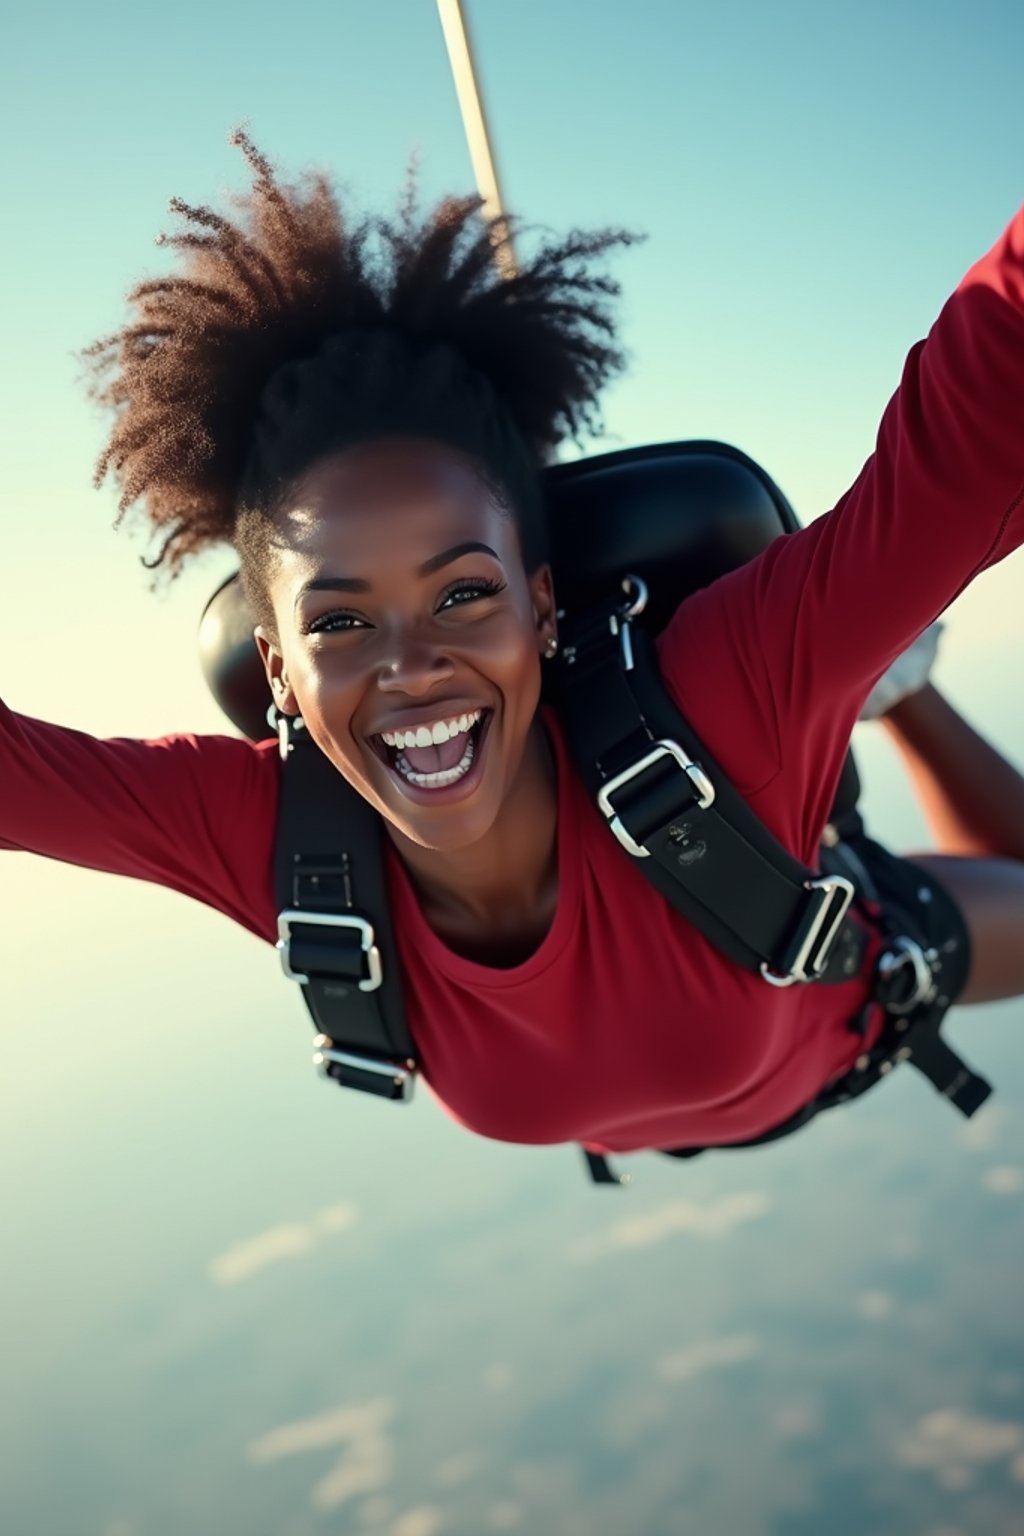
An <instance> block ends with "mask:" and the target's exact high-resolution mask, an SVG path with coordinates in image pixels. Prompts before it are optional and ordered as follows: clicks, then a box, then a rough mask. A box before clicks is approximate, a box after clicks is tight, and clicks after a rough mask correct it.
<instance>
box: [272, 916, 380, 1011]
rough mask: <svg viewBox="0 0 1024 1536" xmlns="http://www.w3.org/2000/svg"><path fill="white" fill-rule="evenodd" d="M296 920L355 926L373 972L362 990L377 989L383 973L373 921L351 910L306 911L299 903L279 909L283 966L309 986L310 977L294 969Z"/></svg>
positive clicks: (317, 924)
mask: <svg viewBox="0 0 1024 1536" xmlns="http://www.w3.org/2000/svg"><path fill="white" fill-rule="evenodd" d="M295 924H302V925H303V926H304V927H306V926H308V927H312V928H317V927H319V928H355V929H356V931H357V932H358V933H359V935H360V937H361V939H362V950H363V954H364V955H365V956H366V965H367V970H368V972H369V974H368V975H367V976H366V977H365V979H364V980H362V981H361V982H360V983H359V990H360V992H376V990H377V988H378V987H379V986H380V984H381V980H382V977H383V972H382V970H381V964H380V950H379V949H378V948H377V946H376V944H375V943H374V941H373V940H374V934H373V925H372V923H368V922H367V921H366V918H365V917H356V916H354V915H351V914H349V913H347V912H305V911H302V910H301V909H300V908H298V907H296V908H289V910H288V911H286V912H280V913H278V918H277V933H278V939H277V952H278V954H279V955H280V956H281V966H282V969H283V970H284V973H285V975H286V976H287V977H288V980H289V981H297V982H298V983H299V985H300V986H303V987H305V986H308V985H309V977H308V976H303V975H302V973H301V972H300V971H293V970H292V965H291V941H292V928H293V926H294V925H295Z"/></svg>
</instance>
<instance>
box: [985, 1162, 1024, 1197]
mask: <svg viewBox="0 0 1024 1536" xmlns="http://www.w3.org/2000/svg"><path fill="white" fill-rule="evenodd" d="M981 1182H982V1184H984V1186H985V1188H986V1189H990V1190H991V1191H992V1193H993V1194H994V1195H1019V1194H1020V1192H1021V1190H1022V1189H1024V1168H1007V1167H1002V1168H986V1169H985V1172H984V1173H983V1174H982V1176H981Z"/></svg>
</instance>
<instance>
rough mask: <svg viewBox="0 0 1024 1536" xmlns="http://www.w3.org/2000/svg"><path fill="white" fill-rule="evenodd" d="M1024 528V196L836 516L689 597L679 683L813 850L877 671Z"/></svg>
mask: <svg viewBox="0 0 1024 1536" xmlns="http://www.w3.org/2000/svg"><path fill="white" fill-rule="evenodd" d="M1022 542H1024V209H1022V210H1021V211H1020V212H1019V213H1018V214H1017V216H1016V218H1015V219H1014V220H1013V222H1012V223H1011V224H1010V225H1009V227H1008V229H1007V230H1006V232H1005V233H1004V235H1003V236H1002V238H1001V239H1000V240H999V241H998V242H997V244H996V245H995V246H994V247H993V249H992V250H991V251H990V252H989V253H988V254H987V255H986V256H984V257H983V258H982V260H981V261H979V262H978V263H977V264H976V265H975V266H974V267H972V268H971V270H970V271H969V272H968V274H967V276H966V277H965V278H964V279H963V281H962V282H961V284H960V285H959V287H958V288H957V290H956V292H955V293H954V295H953V297H952V298H951V299H950V300H949V301H948V302H947V304H946V305H945V307H944V308H943V310H942V313H941V315H940V316H939V319H938V320H937V321H936V323H935V325H934V327H933V328H932V331H931V333H930V335H929V336H928V339H927V341H925V342H922V343H920V344H918V345H917V346H916V347H915V348H914V349H913V350H912V351H911V353H910V356H909V357H908V359H907V362H906V366H905V368H904V373H903V379H902V382H901V384H900V387H899V389H898V391H897V393H896V394H895V396H894V397H893V399H892V400H891V401H890V403H889V406H888V408H887V410H886V412H885V415H884V416H883V418H882V423H881V427H880V429H879V433H878V440H877V443H876V447H875V451H874V453H873V454H872V456H871V458H870V459H869V460H868V462H867V464H866V465H865V466H864V469H863V470H862V471H861V473H860V475H859V476H858V478H857V480H856V482H855V483H854V485H853V486H852V488H851V489H850V490H849V491H848V492H847V493H846V495H845V496H844V497H843V498H842V500H841V501H840V502H839V504H838V505H837V506H836V507H835V508H834V510H833V511H832V512H831V513H829V514H828V515H827V516H825V517H822V518H820V519H819V520H818V521H816V522H814V523H812V524H810V526H809V527H807V528H804V529H802V530H801V531H800V532H799V533H795V534H790V535H786V536H784V537H780V538H779V539H777V540H776V541H775V543H773V544H772V545H771V546H770V547H769V548H768V549H767V550H765V551H764V553H763V554H761V555H760V556H758V558H757V559H756V560H753V561H751V562H750V564H749V565H746V566H744V567H742V568H741V569H740V570H738V571H734V572H731V573H730V574H729V575H728V576H726V577H724V578H723V579H722V580H720V581H718V582H715V583H714V584H713V585H712V586H711V587H708V588H706V589H705V590H704V591H702V592H700V593H697V594H695V595H694V596H693V597H692V598H689V599H687V600H686V601H685V602H684V603H682V604H681V606H680V608H679V610H678V612H677V614H676V616H675V618H674V619H673V621H672V623H671V624H670V625H669V627H668V629H667V630H666V632H665V634H664V636H663V637H662V639H661V642H660V653H661V663H662V668H663V672H664V676H665V679H666V682H667V684H668V687H669V689H670V691H671V692H673V693H674V695H675V696H676V699H677V702H678V703H679V705H680V708H681V709H683V711H684V712H685V713H687V714H688V716H689V718H690V719H691V721H692V724H693V726H694V729H695V730H696V731H697V732H698V734H700V735H702V737H703V739H704V740H705V741H706V744H707V746H708V748H709V750H710V751H711V752H712V754H714V755H715V756H716V757H718V759H719V761H720V765H721V767H722V768H723V769H724V771H725V772H727V773H729V774H730V776H732V777H733V778H734V779H735V782H736V783H737V786H738V787H739V788H740V789H741V790H742V791H743V792H744V793H745V794H746V795H747V796H748V798H750V799H751V800H752V802H754V801H756V805H757V809H758V812H759V814H760V815H762V817H763V818H764V819H765V821H766V822H767V823H768V824H769V826H771V828H772V830H773V831H775V833H776V835H777V836H779V837H780V838H781V839H782V841H783V842H784V843H785V844H786V845H787V846H788V847H789V848H790V849H791V850H792V851H794V852H795V853H797V854H798V856H799V857H801V858H803V859H804V860H807V861H811V860H813V858H814V856H815V853H816V850H817V846H818V842H819V839H820V836H821V832H822V829H823V827H824V824H825V821H826V820H827V818H828V813H829V810H830V807H831V804H832V796H833V794H834V791H835V786H836V781H837V779H838V775H839V771H840V768H841V765H842V760H843V756H844V754H845V750H846V747H847V745H848V743H849V738H850V733H851V731H852V729H853V726H854V723H855V721H856V718H857V715H858V712H859V710H860V707H861V705H862V703H863V701H864V699H865V698H866V696H867V694H868V693H869V691H870V689H871V687H872V685H873V684H874V682H875V680H876V679H877V678H878V677H879V676H880V675H881V673H882V672H884V671H885V669H886V667H887V666H888V665H889V663H890V662H891V661H892V660H893V659H894V658H895V657H896V656H897V655H898V654H899V652H900V651H901V650H902V649H903V648H904V647H905V646H906V645H907V644H909V642H910V641H911V640H912V639H913V638H914V637H915V636H916V635H917V634H919V633H920V631H921V630H922V629H924V628H925V626H926V625H928V624H929V623H931V621H932V620H933V619H934V618H935V617H936V616H937V615H938V614H939V613H941V612H942V611H943V609H945V608H946V607H947V606H948V605H949V604H950V603H951V602H952V601H953V599H954V598H955V597H957V596H958V594H959V593H960V592H961V591H962V590H963V588H964V587H965V586H966V585H967V584H968V582H970V581H971V580H973V578H974V577H975V576H976V575H977V574H978V573H979V572H980V571H982V570H984V569H985V568H986V566H989V565H993V564H994V563H995V562H996V561H998V560H1000V559H1001V558H1002V557H1003V556H1004V555H1007V554H1009V552H1010V551H1011V550H1012V549H1014V548H1016V547H1017V546H1018V545H1019V544H1021V543H1022Z"/></svg>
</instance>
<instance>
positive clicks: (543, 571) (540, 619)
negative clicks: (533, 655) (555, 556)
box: [527, 565, 558, 652]
mask: <svg viewBox="0 0 1024 1536" xmlns="http://www.w3.org/2000/svg"><path fill="white" fill-rule="evenodd" d="M527 583H528V585H529V588H530V601H531V602H532V604H533V618H534V623H535V625H536V628H537V649H538V650H539V651H541V652H543V650H544V648H545V646H546V645H547V643H548V641H549V640H553V639H554V638H555V636H556V634H557V632H558V618H557V613H556V609H555V583H554V577H553V576H552V574H551V567H550V565H539V566H538V567H537V569H536V570H535V571H534V572H533V575H532V576H528V577H527Z"/></svg>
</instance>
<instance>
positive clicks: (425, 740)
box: [381, 709, 483, 771]
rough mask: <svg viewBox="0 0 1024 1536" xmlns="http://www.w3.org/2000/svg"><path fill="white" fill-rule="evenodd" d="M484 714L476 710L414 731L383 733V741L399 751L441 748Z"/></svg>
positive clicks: (419, 727) (469, 728) (470, 726)
mask: <svg viewBox="0 0 1024 1536" xmlns="http://www.w3.org/2000/svg"><path fill="white" fill-rule="evenodd" d="M482 714H483V710H482V709H474V710H473V712H472V714H470V715H459V717H458V718H457V719H455V720H438V721H436V722H435V723H434V724H433V725H420V726H417V728H416V729H415V730H414V731H382V732H381V739H382V740H383V741H385V742H386V743H387V745H388V746H389V747H397V748H398V749H399V751H401V749H402V748H403V747H429V746H431V745H434V746H440V744H441V742H443V741H450V740H451V739H452V737H453V736H461V735H462V734H463V733H464V732H466V731H468V730H471V729H472V727H473V726H474V725H475V724H476V722H477V721H478V720H479V719H480V717H481V716H482ZM453 771H454V770H453Z"/></svg>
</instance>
